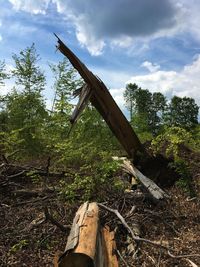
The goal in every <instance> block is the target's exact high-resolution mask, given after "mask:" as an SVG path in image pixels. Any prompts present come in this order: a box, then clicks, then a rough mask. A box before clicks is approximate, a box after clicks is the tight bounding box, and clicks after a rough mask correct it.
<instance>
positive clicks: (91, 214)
mask: <svg viewBox="0 0 200 267" xmlns="http://www.w3.org/2000/svg"><path fill="white" fill-rule="evenodd" d="M115 250H116V244H115V240H114V232H110V231H109V228H108V227H107V228H104V229H101V228H100V226H99V208H98V205H97V203H90V204H89V203H88V202H86V203H84V204H83V205H82V206H81V207H80V208H79V210H78V211H77V213H76V216H75V218H74V221H73V225H72V228H71V231H70V234H69V237H68V240H67V245H66V248H65V252H64V253H63V254H62V255H61V256H60V258H59V260H58V267H80V266H81V267H118V261H117V257H116V254H115ZM54 266H57V265H56V263H54Z"/></svg>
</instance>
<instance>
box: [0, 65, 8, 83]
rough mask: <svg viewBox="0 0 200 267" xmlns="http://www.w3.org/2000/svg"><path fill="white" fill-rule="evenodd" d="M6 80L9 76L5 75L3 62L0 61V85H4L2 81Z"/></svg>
mask: <svg viewBox="0 0 200 267" xmlns="http://www.w3.org/2000/svg"><path fill="white" fill-rule="evenodd" d="M8 78H9V75H8V74H7V73H6V66H5V62H4V61H0V85H4V80H5V79H8Z"/></svg>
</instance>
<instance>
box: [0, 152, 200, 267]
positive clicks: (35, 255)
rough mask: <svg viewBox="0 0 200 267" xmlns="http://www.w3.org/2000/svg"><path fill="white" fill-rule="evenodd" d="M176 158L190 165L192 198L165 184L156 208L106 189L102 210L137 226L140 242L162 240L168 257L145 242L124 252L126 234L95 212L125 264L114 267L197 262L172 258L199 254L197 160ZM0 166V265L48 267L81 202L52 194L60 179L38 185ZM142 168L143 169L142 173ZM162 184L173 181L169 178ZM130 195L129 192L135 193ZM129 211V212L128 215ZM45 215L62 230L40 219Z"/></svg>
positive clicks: (13, 169) (199, 162)
mask: <svg viewBox="0 0 200 267" xmlns="http://www.w3.org/2000/svg"><path fill="white" fill-rule="evenodd" d="M182 154H183V156H184V157H185V159H186V160H187V161H188V162H189V165H190V171H191V174H192V186H193V188H194V191H195V194H196V195H195V197H192V198H191V197H189V196H188V194H187V193H186V192H184V190H183V189H182V188H180V187H178V186H177V185H176V184H173V185H172V184H169V183H166V184H167V186H165V188H164V189H165V190H166V192H167V193H168V194H169V195H170V196H171V200H169V201H164V202H159V203H155V202H152V201H151V200H149V199H146V198H145V197H144V198H142V199H141V198H140V199H135V198H134V196H133V197H132V196H131V193H124V192H121V193H120V194H116V193H113V192H112V191H109V190H110V189H109V190H108V192H106V194H105V201H104V203H106V205H107V206H109V207H111V208H115V209H118V211H119V212H120V213H121V214H122V215H123V217H124V218H125V219H126V221H127V223H128V224H129V226H130V227H134V225H137V227H139V232H140V236H141V237H143V238H146V239H149V240H152V241H156V242H160V241H162V244H164V245H166V246H168V247H169V248H170V252H171V253H172V254H173V255H169V254H168V251H167V250H163V249H161V248H159V247H155V246H152V245H150V244H147V243H139V244H138V246H137V247H135V245H134V252H133V251H130V249H129V250H128V247H129V248H130V247H131V246H130V244H132V243H133V242H132V241H131V240H130V238H129V237H128V233H127V230H126V229H125V228H124V227H123V226H122V224H121V223H120V221H119V220H118V219H117V217H116V216H115V215H113V214H111V213H109V212H107V211H104V210H101V212H100V214H101V216H100V220H101V224H102V225H105V224H107V225H110V227H111V228H112V229H114V230H115V231H116V234H115V236H116V242H117V249H118V250H119V252H120V254H121V256H122V257H123V258H124V261H125V262H126V263H125V262H123V261H122V260H121V259H119V262H120V266H129V267H131V266H138V267H139V266H157V267H168V266H169V267H172V266H179V267H184V266H195V265H192V263H195V264H196V265H197V266H198V264H199V262H200V258H199V257H190V256H186V257H176V256H180V255H191V254H192V255H194V254H200V251H199V248H200V226H199V222H200V213H199V210H200V201H199V192H200V179H199V178H200V155H199V154H198V153H194V152H192V151H191V150H189V149H186V148H184V149H183V151H182ZM150 165H151V164H150ZM0 166H1V169H0V266H2V267H8V266H16V267H17V266H19V267H22V266H28V267H31V266H34V267H36V266H53V259H54V256H55V255H56V253H58V251H60V252H62V251H63V250H64V248H65V244H66V240H67V236H68V234H69V231H70V225H71V224H72V220H73V217H74V215H75V212H76V211H77V209H78V207H79V205H80V204H81V202H80V201H79V200H77V201H76V202H74V203H70V202H69V201H66V200H63V199H62V198H61V197H60V195H59V194H58V193H57V191H56V186H57V185H58V184H59V181H60V179H63V177H62V176H60V177H59V175H56V176H55V177H54V176H49V177H43V179H44V180H45V183H44V182H43V181H41V180H40V179H39V178H38V177H37V176H36V177H34V176H32V177H27V175H24V174H23V170H24V168H23V167H21V169H19V166H15V165H12V164H7V165H6V164H5V163H4V162H3V161H2V162H0ZM40 167H41V166H40ZM148 168H149V167H147V166H146V170H147V169H148ZM147 171H148V170H147ZM20 172H22V173H21V174H20V175H18V174H19V173H20ZM16 174H17V175H16ZM168 175H173V174H168ZM38 179H39V180H38ZM66 179H67V177H66ZM165 179H169V180H170V179H171V180H173V178H172V177H171V178H170V177H165ZM171 180H170V181H171ZM163 184H165V183H163ZM135 190H136V191H134V193H137V192H139V191H140V189H139V188H137V189H135ZM93 200H94V199H93ZM133 206H135V209H134V211H133V212H132V213H130V211H131V209H132V207H133ZM47 210H48V214H50V215H51V216H52V217H53V218H54V219H55V220H56V222H59V223H60V224H61V225H62V226H64V229H62V230H61V229H60V228H59V227H58V226H56V225H55V224H54V223H52V221H51V220H50V219H48V218H47V216H45V211H47ZM133 244H134V243H133ZM190 261H192V262H190Z"/></svg>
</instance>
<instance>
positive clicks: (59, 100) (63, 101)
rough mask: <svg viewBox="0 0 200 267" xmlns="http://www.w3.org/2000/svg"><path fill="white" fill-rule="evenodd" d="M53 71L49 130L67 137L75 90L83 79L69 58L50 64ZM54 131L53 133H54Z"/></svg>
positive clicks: (56, 136) (57, 135) (56, 134)
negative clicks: (52, 95) (53, 93)
mask: <svg viewBox="0 0 200 267" xmlns="http://www.w3.org/2000/svg"><path fill="white" fill-rule="evenodd" d="M50 68H51V71H52V72H53V76H54V79H55V82H54V86H53V87H54V91H55V95H54V100H53V105H52V110H51V118H50V121H49V130H48V131H53V132H55V130H54V129H55V127H56V133H55V134H54V137H55V138H62V139H63V138H67V134H68V131H69V127H70V125H69V118H70V115H71V113H72V108H73V105H72V104H71V102H70V101H71V100H72V97H73V92H74V91H76V90H77V89H78V88H80V87H81V85H82V83H83V82H82V80H81V79H80V77H79V76H78V73H77V71H76V70H75V69H74V68H73V67H72V66H71V65H70V63H69V61H68V59H66V58H64V59H63V60H62V61H60V62H59V63H58V64H50ZM53 132H52V133H53Z"/></svg>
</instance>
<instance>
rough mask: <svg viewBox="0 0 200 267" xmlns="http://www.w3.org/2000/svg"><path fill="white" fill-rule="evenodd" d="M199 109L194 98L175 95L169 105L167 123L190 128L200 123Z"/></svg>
mask: <svg viewBox="0 0 200 267" xmlns="http://www.w3.org/2000/svg"><path fill="white" fill-rule="evenodd" d="M198 111H199V107H198V105H197V104H196V103H195V100H194V99H193V98H190V97H183V98H181V97H178V96H174V97H173V98H172V99H171V101H170V103H169V105H168V107H167V111H166V114H165V121H166V124H167V125H171V126H179V127H183V128H186V129H189V128H191V127H193V126H195V125H197V124H198Z"/></svg>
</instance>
